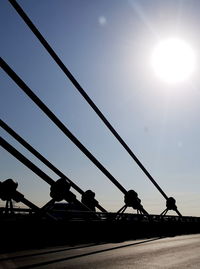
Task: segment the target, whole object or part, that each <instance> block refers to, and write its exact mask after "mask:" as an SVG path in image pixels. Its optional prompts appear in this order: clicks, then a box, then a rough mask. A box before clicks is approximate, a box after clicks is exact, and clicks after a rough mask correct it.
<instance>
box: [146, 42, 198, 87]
mask: <svg viewBox="0 0 200 269" xmlns="http://www.w3.org/2000/svg"><path fill="white" fill-rule="evenodd" d="M151 64H152V67H153V70H154V72H155V74H156V75H157V77H159V78H160V79H161V80H162V81H164V82H166V83H169V84H177V83H180V82H183V81H186V80H188V79H189V78H190V77H191V75H192V74H193V72H194V69H195V55H194V51H193V49H192V48H191V47H190V45H189V44H187V43H186V42H185V41H183V40H181V39H178V38H168V39H166V40H163V41H160V42H159V43H158V44H157V45H156V47H155V48H154V50H153V53H152V57H151Z"/></svg>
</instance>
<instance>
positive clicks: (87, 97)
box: [8, 0, 168, 200]
mask: <svg viewBox="0 0 200 269" xmlns="http://www.w3.org/2000/svg"><path fill="white" fill-rule="evenodd" d="M8 1H9V2H10V4H11V5H12V6H13V7H14V8H15V10H16V11H17V13H18V14H19V15H20V16H21V18H22V19H23V20H24V22H25V23H26V24H27V25H28V27H29V28H30V29H31V31H32V32H33V33H34V34H35V36H36V37H37V38H38V40H39V41H40V42H41V44H42V45H43V46H44V47H45V49H46V50H47V51H48V52H49V54H50V55H51V56H52V58H53V59H54V60H55V62H56V63H57V64H58V66H59V67H60V68H61V70H62V71H63V72H64V73H65V75H66V76H67V77H68V79H69V80H70V81H71V82H72V84H73V85H74V86H75V88H76V89H77V90H78V92H79V93H80V94H81V95H82V97H83V98H84V99H85V100H86V102H87V103H88V104H89V105H90V106H91V107H92V108H93V110H94V111H95V112H96V114H97V115H98V116H99V117H100V119H101V120H102V121H103V122H104V124H105V125H106V126H107V127H108V129H109V130H110V131H111V133H112V134H113V135H114V136H115V138H116V139H117V140H118V141H119V142H120V144H121V145H122V146H123V147H124V149H125V150H126V151H127V152H128V153H129V155H130V156H131V157H132V159H133V160H134V161H135V162H136V163H137V165H138V166H139V167H140V168H141V169H142V171H143V172H144V173H145V175H146V176H147V177H148V178H149V180H150V181H151V182H152V183H153V184H154V186H155V187H156V188H157V189H158V191H159V192H160V193H161V194H162V195H163V197H164V198H165V199H166V200H167V199H168V196H167V195H166V193H165V192H164V191H163V190H162V189H161V187H160V186H159V185H158V184H157V182H156V181H155V180H154V178H153V177H152V176H151V174H150V173H149V172H148V171H147V169H146V168H145V167H144V165H143V164H142V163H141V162H140V160H139V159H138V158H137V157H136V155H135V154H134V153H133V151H132V150H131V149H130V147H129V146H128V145H127V144H126V142H125V141H124V140H123V139H122V137H121V136H120V135H119V134H118V133H117V131H116V130H115V129H114V128H113V126H112V125H111V124H110V123H109V121H108V120H107V119H106V117H105V116H104V115H103V113H102V112H101V111H100V110H99V108H98V107H97V106H96V105H95V103H94V102H93V101H92V99H91V98H90V97H89V96H88V94H87V93H86V92H85V91H84V89H83V88H82V87H81V85H80V84H79V83H78V81H77V80H76V79H75V77H74V76H73V75H72V73H71V72H70V71H69V69H68V68H67V67H66V66H65V65H64V63H63V62H62V60H61V59H60V58H59V57H58V55H57V54H56V53H55V51H54V50H53V49H52V48H51V46H50V45H49V43H48V42H47V41H46V39H45V38H44V37H43V36H42V34H41V33H40V32H39V30H38V29H37V28H36V26H35V25H34V24H33V23H32V21H31V20H30V19H29V17H28V16H27V15H26V13H25V12H24V11H23V9H22V8H21V7H20V5H19V4H18V3H17V2H16V1H15V0H8Z"/></svg>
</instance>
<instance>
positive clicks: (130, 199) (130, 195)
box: [124, 190, 143, 210]
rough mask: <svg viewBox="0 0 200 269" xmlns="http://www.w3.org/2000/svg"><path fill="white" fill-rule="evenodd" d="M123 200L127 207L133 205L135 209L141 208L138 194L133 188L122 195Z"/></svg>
mask: <svg viewBox="0 0 200 269" xmlns="http://www.w3.org/2000/svg"><path fill="white" fill-rule="evenodd" d="M124 202H125V205H126V206H127V207H128V206H129V207H133V208H134V209H137V210H141V208H143V207H142V205H141V200H140V199H139V198H138V194H137V192H135V191H134V190H129V191H127V193H126V194H125V195H124Z"/></svg>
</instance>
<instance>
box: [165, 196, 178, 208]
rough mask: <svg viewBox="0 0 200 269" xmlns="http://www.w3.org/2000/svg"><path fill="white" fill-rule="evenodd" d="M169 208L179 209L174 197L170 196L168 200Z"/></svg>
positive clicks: (167, 205)
mask: <svg viewBox="0 0 200 269" xmlns="http://www.w3.org/2000/svg"><path fill="white" fill-rule="evenodd" d="M166 207H167V210H177V206H176V200H175V199H174V198H173V197H169V198H168V199H167V201H166Z"/></svg>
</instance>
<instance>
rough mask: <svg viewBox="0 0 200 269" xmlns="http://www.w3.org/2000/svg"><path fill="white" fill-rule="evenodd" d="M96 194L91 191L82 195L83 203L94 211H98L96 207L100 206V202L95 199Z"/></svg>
mask: <svg viewBox="0 0 200 269" xmlns="http://www.w3.org/2000/svg"><path fill="white" fill-rule="evenodd" d="M94 198H95V193H94V192H93V191H91V190H87V191H86V192H85V193H83V194H82V199H81V202H82V203H83V204H85V205H86V206H87V207H88V208H90V209H91V210H92V211H96V207H97V206H98V202H97V201H96V200H95V199H94Z"/></svg>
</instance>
